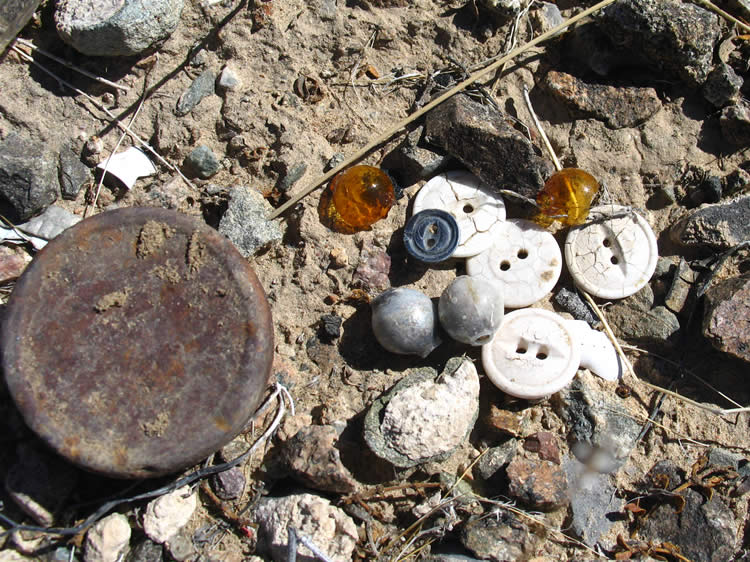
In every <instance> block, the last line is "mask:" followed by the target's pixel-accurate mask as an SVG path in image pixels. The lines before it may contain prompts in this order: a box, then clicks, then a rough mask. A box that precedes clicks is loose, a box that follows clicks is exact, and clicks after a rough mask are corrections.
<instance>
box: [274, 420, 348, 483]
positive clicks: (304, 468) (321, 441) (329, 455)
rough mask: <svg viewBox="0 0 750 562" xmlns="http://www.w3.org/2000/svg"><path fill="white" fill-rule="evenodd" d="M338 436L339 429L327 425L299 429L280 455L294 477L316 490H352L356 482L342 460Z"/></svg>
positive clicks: (285, 444)
mask: <svg viewBox="0 0 750 562" xmlns="http://www.w3.org/2000/svg"><path fill="white" fill-rule="evenodd" d="M338 439H339V435H338V432H337V431H336V429H335V428H334V427H333V426H330V425H313V426H310V427H305V428H302V429H300V430H299V431H298V432H297V434H296V435H295V436H294V437H292V438H291V439H289V440H288V441H287V442H286V443H284V449H283V452H282V458H283V459H284V462H285V464H286V466H287V468H288V469H289V470H290V471H291V472H292V475H293V476H294V477H295V478H296V479H297V480H299V481H301V482H302V483H304V484H306V485H308V486H310V487H312V488H315V489H316V490H323V491H326V492H337V493H349V492H353V491H354V490H355V489H356V487H357V482H356V480H354V478H353V477H352V475H351V473H350V472H349V469H347V468H346V467H345V466H344V465H343V464H342V463H341V455H340V453H339V451H338V449H337V448H336V444H337V442H338Z"/></svg>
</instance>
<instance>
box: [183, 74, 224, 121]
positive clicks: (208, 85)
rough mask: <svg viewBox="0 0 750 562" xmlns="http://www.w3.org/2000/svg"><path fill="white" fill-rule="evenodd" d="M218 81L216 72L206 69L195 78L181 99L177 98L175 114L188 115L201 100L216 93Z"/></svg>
mask: <svg viewBox="0 0 750 562" xmlns="http://www.w3.org/2000/svg"><path fill="white" fill-rule="evenodd" d="M215 83H216V73H215V72H213V71H211V70H204V71H203V72H202V73H201V74H199V75H198V77H197V78H196V79H195V80H193V83H192V84H190V86H189V87H188V89H187V90H185V92H183V94H182V95H181V96H180V99H179V100H177V107H176V108H175V114H176V115H177V116H178V117H182V116H183V115H187V114H188V113H190V112H191V111H192V110H193V108H194V107H195V106H196V105H198V104H199V103H200V102H201V100H202V99H203V98H205V97H207V96H210V95H211V94H213V93H214V85H215Z"/></svg>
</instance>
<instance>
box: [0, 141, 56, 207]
mask: <svg viewBox="0 0 750 562" xmlns="http://www.w3.org/2000/svg"><path fill="white" fill-rule="evenodd" d="M57 160H58V158H57V157H56V156H53V155H52V154H51V153H49V152H47V151H46V150H45V147H44V146H43V145H42V144H40V143H36V142H34V141H31V140H28V139H24V138H22V137H20V136H19V135H17V134H10V135H8V137H7V138H6V139H5V140H4V141H3V142H2V143H1V144H0V196H2V198H4V199H5V200H6V201H7V202H8V203H9V204H10V205H11V206H12V207H13V210H14V211H15V213H16V215H17V216H16V217H12V218H15V219H18V220H22V221H23V220H27V219H29V218H31V217H32V216H34V215H35V214H37V213H39V212H41V211H43V210H44V209H45V208H46V207H47V206H48V205H51V204H52V203H54V201H55V200H56V199H57V193H58V189H59V184H58V180H57Z"/></svg>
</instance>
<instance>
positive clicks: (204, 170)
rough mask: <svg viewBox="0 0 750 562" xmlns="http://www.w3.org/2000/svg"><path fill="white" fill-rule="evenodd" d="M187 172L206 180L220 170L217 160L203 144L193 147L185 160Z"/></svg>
mask: <svg viewBox="0 0 750 562" xmlns="http://www.w3.org/2000/svg"><path fill="white" fill-rule="evenodd" d="M185 167H186V168H187V169H188V171H189V172H190V173H192V174H194V175H196V176H198V177H199V178H201V179H204V180H207V179H208V178H210V177H211V176H214V175H216V172H218V171H219V169H220V168H221V164H220V163H219V159H218V158H216V155H215V154H214V153H213V151H212V150H211V149H210V148H208V147H207V146H206V145H205V144H202V145H200V146H197V147H195V148H194V149H193V150H192V151H191V152H190V154H188V155H187V157H186V158H185Z"/></svg>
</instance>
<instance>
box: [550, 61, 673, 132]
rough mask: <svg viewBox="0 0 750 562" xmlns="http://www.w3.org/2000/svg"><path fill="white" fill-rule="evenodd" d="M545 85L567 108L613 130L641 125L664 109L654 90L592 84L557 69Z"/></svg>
mask: <svg viewBox="0 0 750 562" xmlns="http://www.w3.org/2000/svg"><path fill="white" fill-rule="evenodd" d="M543 85H544V87H545V88H546V89H547V90H548V91H549V92H550V93H551V94H552V95H554V96H555V97H556V98H557V99H559V100H560V101H562V102H563V103H565V104H566V105H567V106H568V107H570V108H572V109H575V110H577V111H581V112H582V113H584V114H586V115H590V116H592V117H594V118H595V119H598V120H600V121H604V122H605V123H606V124H607V126H608V127H609V128H611V129H623V128H626V127H635V126H637V125H640V124H641V123H643V122H644V121H647V120H648V119H649V118H650V117H651V116H652V115H653V114H654V113H656V112H657V111H659V108H661V101H660V100H659V96H657V95H656V90H654V89H653V88H639V87H635V86H620V87H615V86H609V85H605V84H589V83H586V82H584V81H583V80H581V79H579V78H576V77H575V76H571V75H570V74H566V73H564V72H557V71H554V70H551V71H550V72H548V73H547V76H546V77H545V79H544V82H543Z"/></svg>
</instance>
